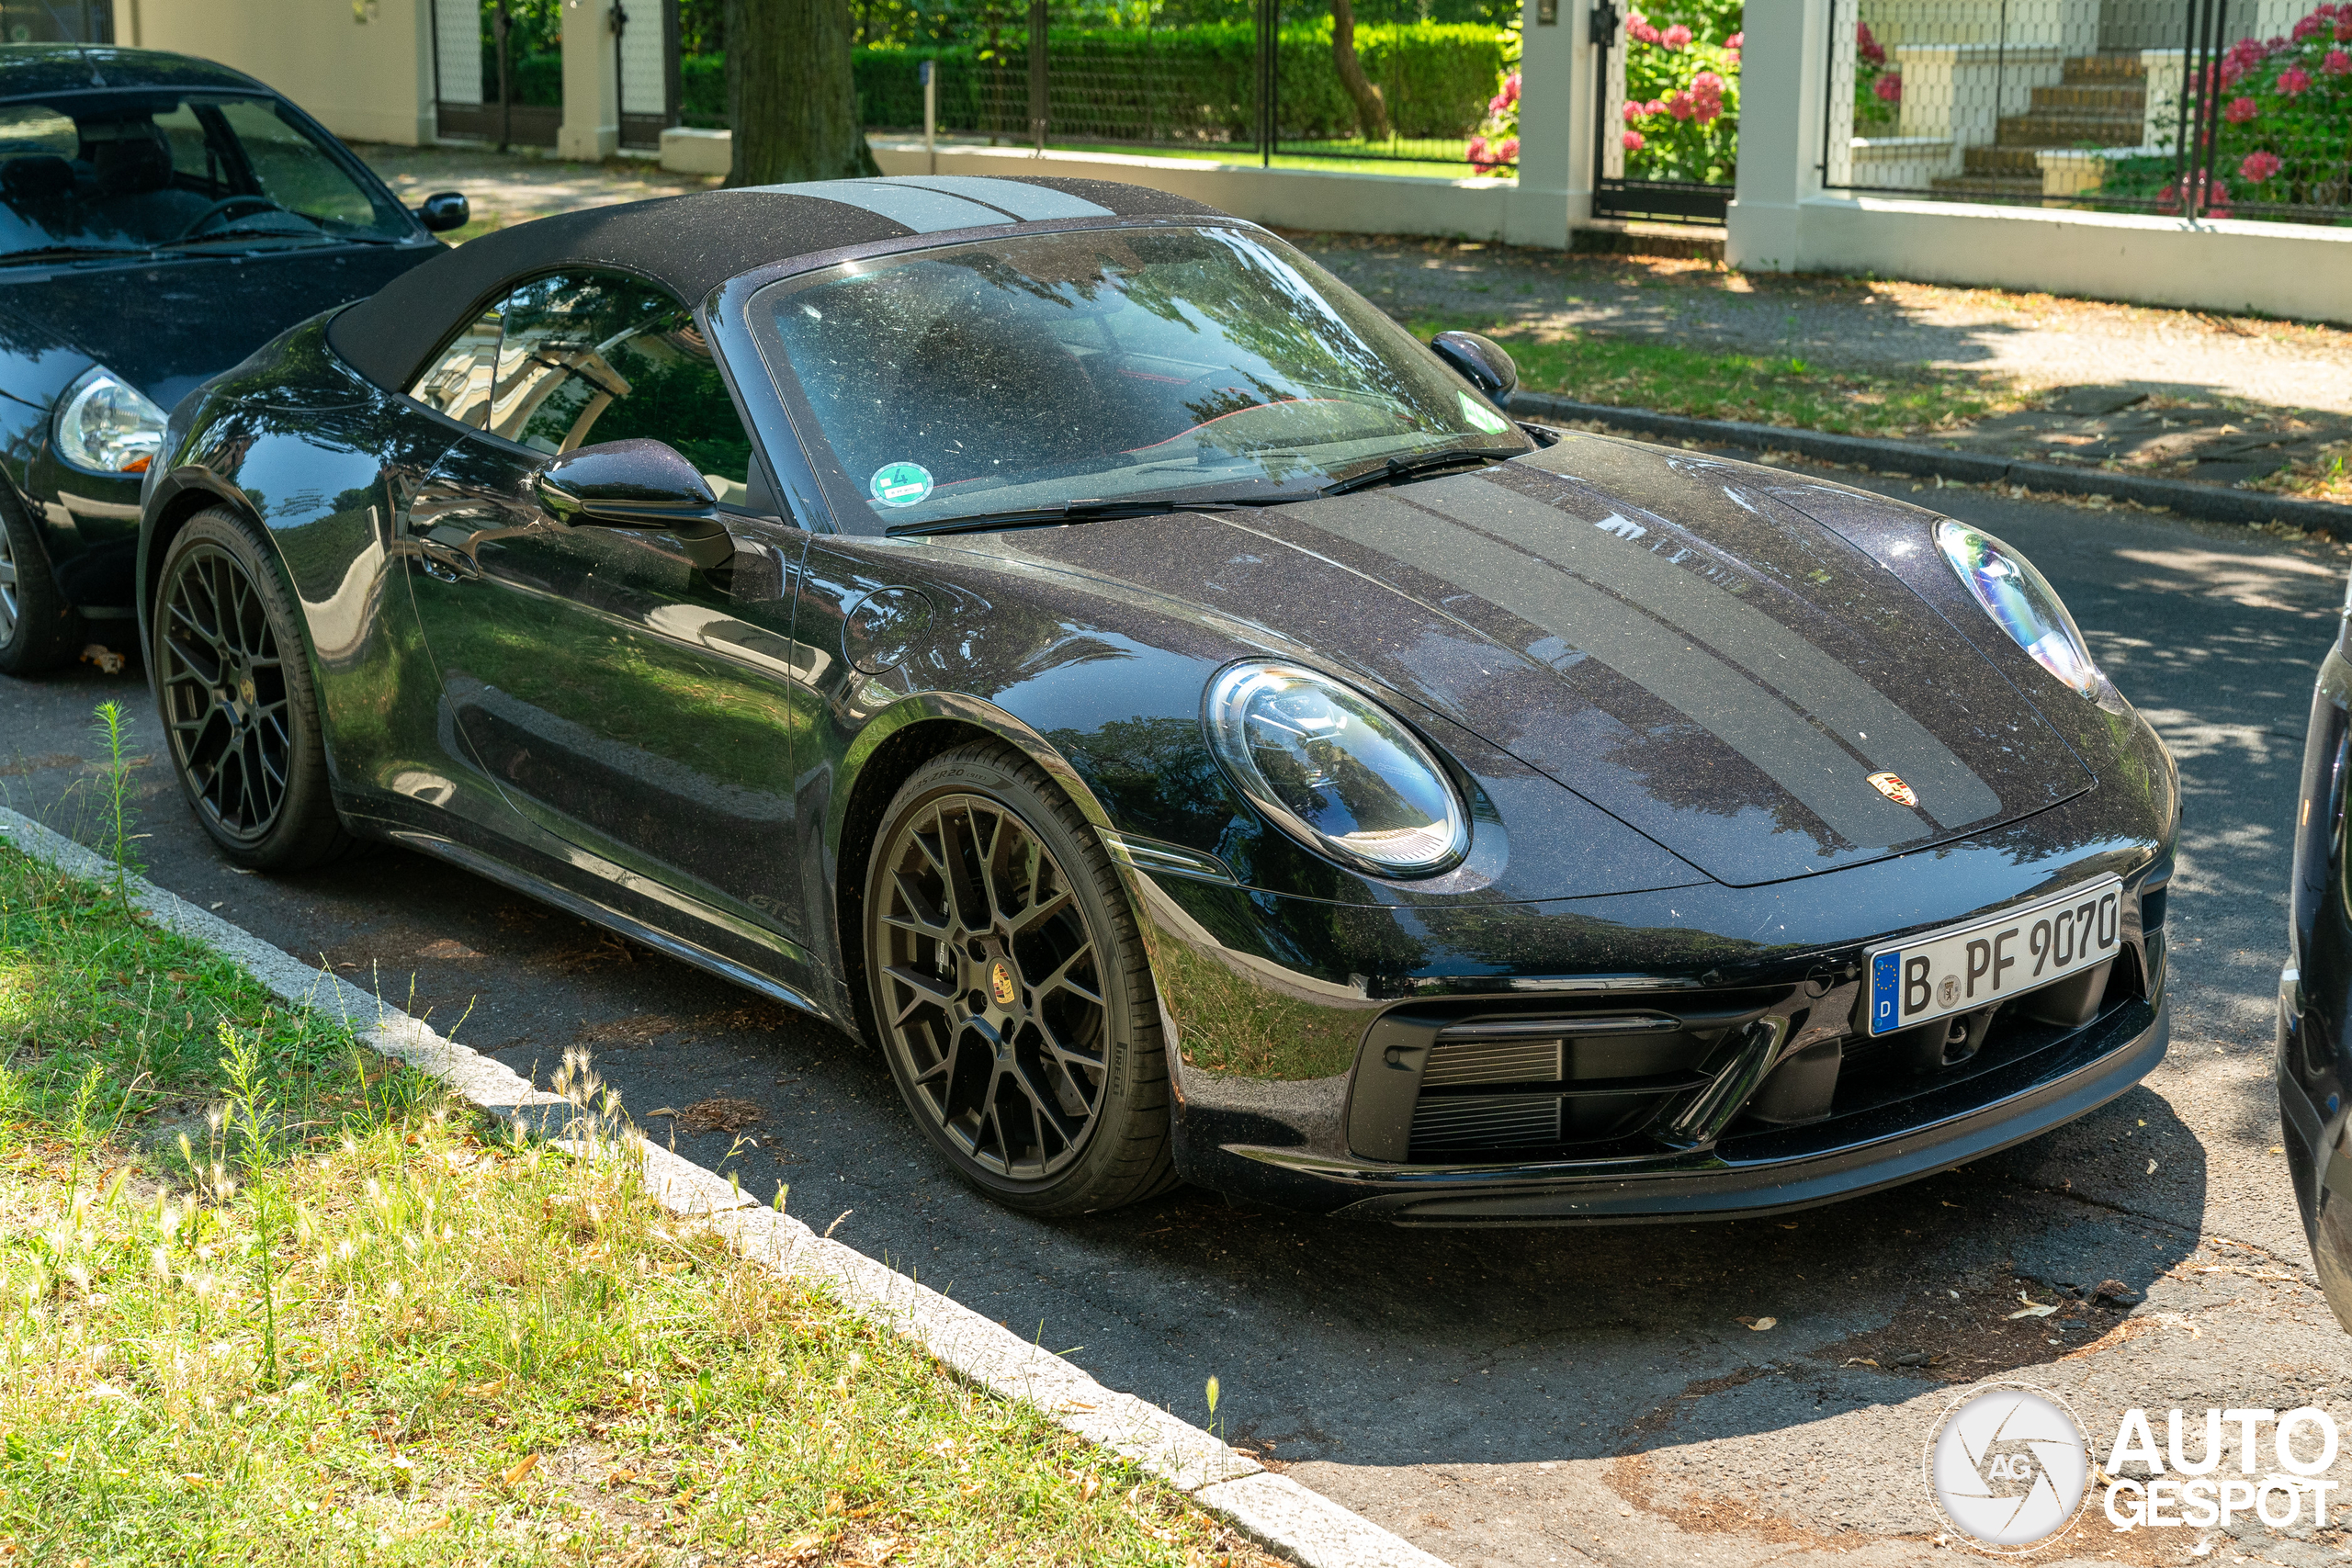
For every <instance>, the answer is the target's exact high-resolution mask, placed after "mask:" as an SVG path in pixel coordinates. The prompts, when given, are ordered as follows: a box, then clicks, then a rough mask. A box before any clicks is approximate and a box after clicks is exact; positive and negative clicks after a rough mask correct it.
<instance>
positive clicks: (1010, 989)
mask: <svg viewBox="0 0 2352 1568" xmlns="http://www.w3.org/2000/svg"><path fill="white" fill-rule="evenodd" d="M989 993H990V994H991V995H993V996H994V997H995V998H996V1005H997V1006H999V1007H1001V1008H1009V1007H1011V1006H1012V998H1015V997H1017V996H1019V995H1020V994H1021V988H1020V987H1018V986H1015V985H1014V984H1013V983H1012V970H1010V969H1008V968H1006V967H1005V966H1004V965H1003V964H989Z"/></svg>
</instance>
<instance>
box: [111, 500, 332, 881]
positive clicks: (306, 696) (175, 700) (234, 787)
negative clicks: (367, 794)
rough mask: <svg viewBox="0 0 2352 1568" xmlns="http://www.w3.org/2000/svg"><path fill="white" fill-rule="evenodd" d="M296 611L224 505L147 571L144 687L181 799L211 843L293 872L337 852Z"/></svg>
mask: <svg viewBox="0 0 2352 1568" xmlns="http://www.w3.org/2000/svg"><path fill="white" fill-rule="evenodd" d="M301 625H302V622H301V617H300V615H298V614H296V612H295V609H294V606H293V604H292V603H291V602H290V601H289V600H288V597H287V593H286V590H285V588H284V587H283V585H282V584H281V583H280V581H279V580H278V576H277V562H276V560H275V559H274V558H273V557H272V555H271V552H270V549H269V547H268V546H266V544H264V543H263V542H262V541H261V540H260V539H259V538H258V537H256V536H254V531H253V529H252V527H251V526H250V525H248V524H246V523H245V522H244V520H243V519H242V518H240V517H239V516H238V515H237V514H236V513H233V512H231V511H229V510H227V509H226V508H224V507H215V508H213V509H212V510H210V511H208V512H202V513H198V514H197V515H196V516H195V517H194V518H192V519H190V520H189V522H188V525H187V527H185V528H183V529H181V530H180V532H179V534H178V536H176V537H175V538H174V539H173V540H172V547H171V548H170V550H168V551H167V552H165V554H164V566H163V570H161V571H160V572H158V573H157V574H156V579H155V607H154V624H153V626H152V627H151V628H150V630H151V634H152V641H153V651H154V661H155V699H156V704H157V705H158V707H159V709H160V710H161V712H162V716H163V720H164V735H165V736H166V738H167V739H168V741H169V744H170V747H171V754H172V772H173V773H175V775H176V776H177V777H178V779H179V781H180V791H181V793H182V794H183V795H186V796H187V804H188V808H189V809H190V810H191V811H193V812H194V813H195V814H196V819H197V821H198V823H200V824H201V825H202V826H203V828H204V830H205V831H206V832H207V833H209V834H210V835H211V837H212V841H213V842H214V843H215V844H217V845H219V846H220V852H221V853H222V854H224V855H226V856H227V857H228V858H229V859H230V860H232V861H234V862H235V863H237V864H239V865H243V866H249V867H252V868H253V869H254V870H256V871H296V870H300V868H302V867H304V866H311V865H318V864H321V863H324V862H326V861H330V860H334V859H335V858H337V857H338V856H340V855H343V854H345V853H346V852H349V851H350V850H351V848H352V847H353V845H354V843H355V842H356V840H354V839H353V838H352V837H351V835H350V834H349V833H348V832H347V831H345V829H344V826H343V822H342V819H341V818H339V817H338V816H337V815H336V813H335V808H334V798H333V795H332V792H331V789H330V786H329V784H328V781H327V765H326V752H325V750H324V748H323V746H322V743H321V739H320V726H319V705H318V695H317V693H316V692H315V691H314V690H313V688H312V686H311V663H310V659H309V655H308V650H307V649H306V647H305V645H304V643H303V640H302V632H301Z"/></svg>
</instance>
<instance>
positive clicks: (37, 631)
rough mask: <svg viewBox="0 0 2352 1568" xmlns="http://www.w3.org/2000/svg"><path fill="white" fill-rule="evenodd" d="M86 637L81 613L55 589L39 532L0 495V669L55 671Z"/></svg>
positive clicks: (10, 671)
mask: <svg viewBox="0 0 2352 1568" xmlns="http://www.w3.org/2000/svg"><path fill="white" fill-rule="evenodd" d="M84 641H85V637H84V630H83V626H82V615H81V612H80V611H78V610H76V609H74V606H73V605H71V604H67V603H66V602H65V596H64V595H63V594H62V593H60V592H58V591H57V580H56V579H55V578H53V577H51V575H50V571H49V552H48V551H47V550H45V549H43V548H42V547H41V542H40V536H39V535H37V534H36V533H34V531H33V525H32V524H31V523H30V522H29V521H28V520H27V519H26V517H25V516H24V514H23V513H21V512H19V511H18V510H17V506H16V505H15V503H14V502H13V501H11V500H8V499H5V498H0V673H5V674H9V675H38V674H40V672H41V671H44V670H54V669H56V668H57V667H58V666H59V665H61V664H63V663H65V662H67V661H68V660H72V659H73V658H74V655H75V654H76V653H78V652H79V651H80V650H81V649H82V646H83V643H84Z"/></svg>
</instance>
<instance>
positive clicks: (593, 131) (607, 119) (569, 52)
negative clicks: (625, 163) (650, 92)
mask: <svg viewBox="0 0 2352 1568" xmlns="http://www.w3.org/2000/svg"><path fill="white" fill-rule="evenodd" d="M620 144H621V81H620V59H619V55H618V51H616V50H615V49H614V48H613V6H612V0H571V3H570V4H567V5H566V6H564V8H563V125H562V127H561V128H560V129H559V130H557V131H556V133H555V154H556V156H557V157H559V158H577V159H580V160H582V162H585V163H602V162H603V161H604V160H605V159H606V158H609V157H611V156H612V155H613V153H614V152H615V151H616V149H617V148H618V147H619V146H620Z"/></svg>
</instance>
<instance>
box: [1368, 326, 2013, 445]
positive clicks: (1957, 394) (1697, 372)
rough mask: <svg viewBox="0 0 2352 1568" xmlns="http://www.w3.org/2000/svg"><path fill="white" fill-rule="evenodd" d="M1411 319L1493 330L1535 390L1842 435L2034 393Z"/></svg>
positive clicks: (1983, 382)
mask: <svg viewBox="0 0 2352 1568" xmlns="http://www.w3.org/2000/svg"><path fill="white" fill-rule="evenodd" d="M1409 326H1410V330H1411V332H1412V333H1413V335H1414V336H1416V337H1419V338H1421V339H1423V340H1425V341H1426V340H1427V339H1428V338H1429V336H1430V334H1431V333H1439V332H1442V331H1444V330H1446V329H1447V328H1449V327H1452V328H1462V329H1466V330H1468V331H1472V332H1483V333H1487V334H1488V335H1489V336H1491V337H1493V338H1494V339H1495V340H1496V341H1497V342H1498V343H1500V344H1503V345H1504V346H1505V347H1507V348H1509V349H1510V354H1511V358H1512V359H1513V360H1515V361H1516V362H1517V363H1518V365H1519V376H1520V384H1521V386H1522V387H1524V388H1526V389H1528V390H1529V391H1535V392H1557V393H1559V394H1561V395H1562V396H1564V397H1570V398H1575V399H1577V400H1581V401H1584V402H1589V403H1612V404H1615V405H1617V406H1619V407H1621V408H1644V409H1655V410H1657V412H1661V413H1679V414H1689V415H1691V416H1692V417H1694V418H1699V419H1733V420H1746V421H1748V422H1750V423H1756V424H1778V425H1785V426H1788V427H1790V428H1792V429H1799V430H1826V431H1829V432H1832V433H1834V434H1841V435H1880V436H1916V435H1928V434H1934V433H1935V432H1937V431H1939V430H1947V429H1950V428H1951V427H1952V426H1954V425H1958V424H1964V423H1968V422H1969V421H1971V420H1974V419H1982V418H1984V417H1985V416H1986V415H1989V414H1996V413H2006V412H2009V411H2011V410H2013V409H2018V408H2021V407H2024V406H2026V405H2027V404H2028V403H2029V402H2030V401H2031V400H2032V395H2031V394H2030V393H2029V392H2027V391H2025V390H2024V389H2020V388H2018V387H2017V386H2015V385H2013V384H2012V383H2010V382H2008V381H2006V380H2003V379H2000V378H1994V377H1987V376H1977V375H1972V374H1970V373H1969V372H1966V371H1956V370H1955V371H1943V370H1928V369H1920V370H1915V371H1908V372H1905V373H1902V374H1896V375H1888V374H1881V373H1875V372H1871V371H1861V370H1838V369H1831V368H1828V367H1823V366H1817V365H1814V364H1812V363H1810V362H1808V361H1806V360H1804V359H1798V358H1789V357H1781V356H1775V355H1755V354H1726V353H1719V352H1715V351H1713V350H1708V349H1701V348H1685V347H1683V346H1681V345H1679V344H1672V343H1650V342H1644V341H1642V340H1639V339H1634V338H1619V337H1604V336H1601V335H1600V334H1598V333H1586V332H1580V331H1577V330H1574V329H1570V330H1568V331H1565V332H1544V333H1531V332H1527V331H1523V330H1521V331H1513V330H1511V329H1510V328H1509V327H1508V326H1504V325H1501V324H1499V323H1498V321H1497V320H1496V319H1495V318H1492V317H1488V318H1486V319H1484V320H1478V319H1459V320H1438V319H1434V318H1432V319H1426V320H1417V321H1413V322H1411V323H1409Z"/></svg>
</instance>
